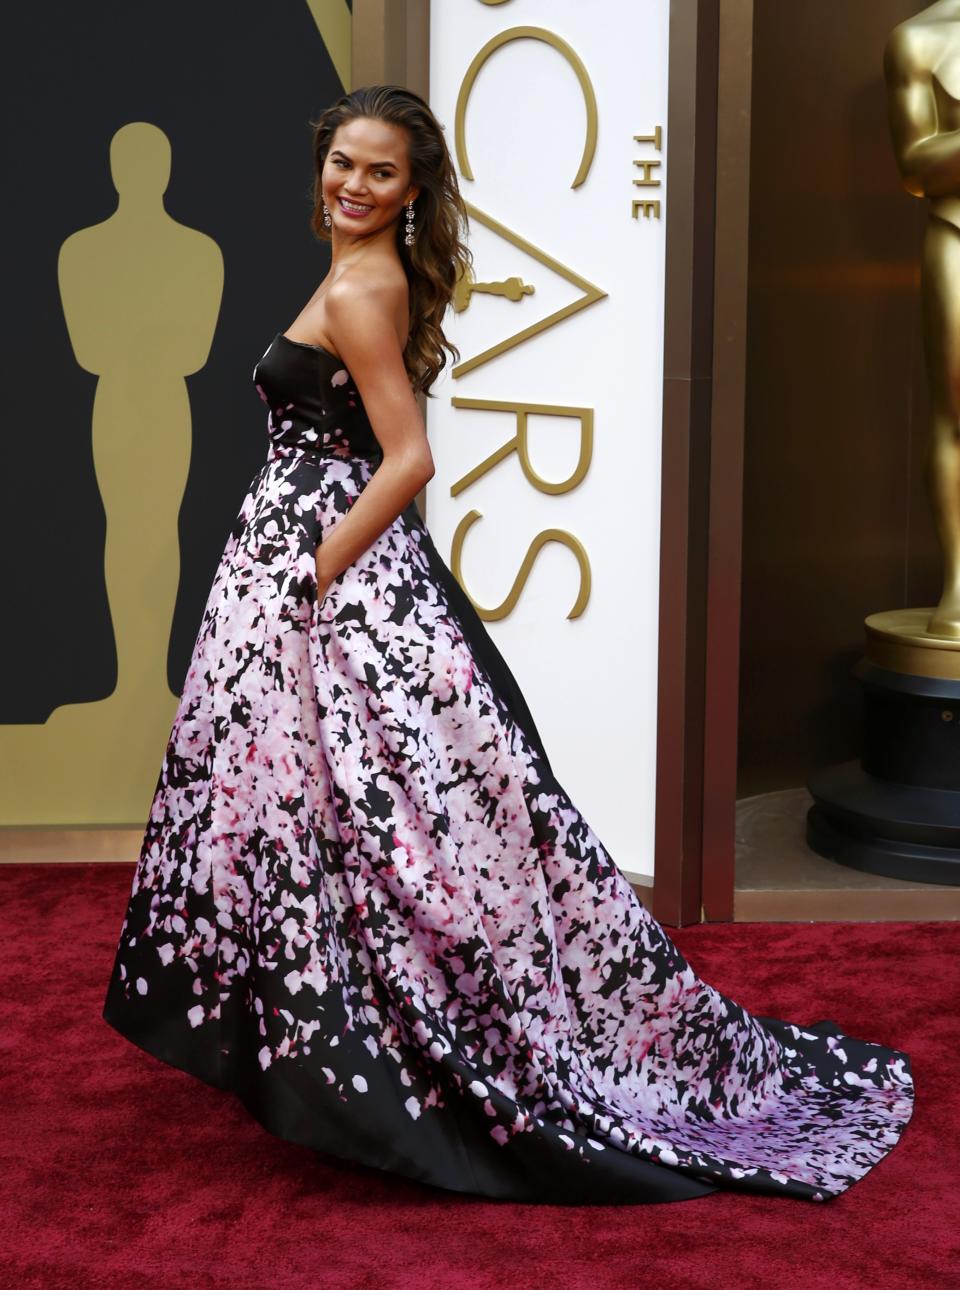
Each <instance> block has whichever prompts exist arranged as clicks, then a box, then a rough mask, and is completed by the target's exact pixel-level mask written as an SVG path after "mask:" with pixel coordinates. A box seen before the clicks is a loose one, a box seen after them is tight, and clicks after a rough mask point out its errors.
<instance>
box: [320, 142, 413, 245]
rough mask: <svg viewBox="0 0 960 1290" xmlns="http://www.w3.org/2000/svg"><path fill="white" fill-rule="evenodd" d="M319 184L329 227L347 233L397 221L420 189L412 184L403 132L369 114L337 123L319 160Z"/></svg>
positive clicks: (372, 229)
mask: <svg viewBox="0 0 960 1290" xmlns="http://www.w3.org/2000/svg"><path fill="white" fill-rule="evenodd" d="M322 188H323V200H324V201H325V202H326V204H327V207H328V208H329V211H330V218H331V220H332V221H333V227H334V228H336V229H338V230H339V231H340V232H343V233H346V234H349V235H350V236H351V237H359V236H366V235H368V234H370V233H375V232H377V231H378V230H379V229H382V228H384V227H386V226H387V225H389V224H390V223H391V222H392V221H393V220H396V219H398V218H399V216H400V212H401V211H402V210H403V208H404V206H405V205H406V203H407V202H408V201H413V200H414V199H415V198H416V196H417V194H418V192H419V191H420V190H419V188H418V187H417V186H416V185H414V184H411V183H410V161H409V158H408V156H407V132H406V130H405V129H403V127H402V126H397V125H392V124H391V123H390V122H388V121H380V120H375V119H373V118H372V117H357V118H355V119H354V120H353V121H346V122H344V124H343V125H341V126H338V127H337V129H336V130H335V131H334V135H333V138H332V139H331V140H330V147H329V150H328V151H327V156H326V160H325V161H324V163H323V175H322Z"/></svg>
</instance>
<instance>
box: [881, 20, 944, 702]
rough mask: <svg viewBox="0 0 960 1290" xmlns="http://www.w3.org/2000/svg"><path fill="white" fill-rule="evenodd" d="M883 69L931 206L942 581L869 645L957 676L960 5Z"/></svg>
mask: <svg viewBox="0 0 960 1290" xmlns="http://www.w3.org/2000/svg"><path fill="white" fill-rule="evenodd" d="M883 71H884V77H885V80H886V85H887V108H888V115H889V124H890V133H891V136H892V140H893V149H894V154H895V157H896V161H897V165H898V167H899V170H900V174H901V177H902V180H903V185H904V187H905V188H906V189H907V191H908V192H910V193H912V194H913V195H914V196H915V197H924V198H926V199H927V200H928V203H929V205H928V209H927V224H926V229H925V233H924V241H923V249H922V255H921V270H920V297H921V312H922V322H923V344H924V355H925V361H926V371H927V383H928V387H929V391H930V402H931V412H932V417H931V422H932V424H931V426H930V435H929V440H928V445H927V455H926V463H925V476H926V485H927V492H928V495H929V498H930V502H931V505H932V508H933V519H934V526H935V528H936V532H937V537H938V540H939V543H940V547H941V550H942V552H943V570H944V580H943V591H942V595H941V597H940V602H939V604H938V605H937V606H936V608H934V609H932V610H925V609H905V610H899V611H893V612H887V613H881V614H873V615H871V616H870V617H869V618H868V619H867V632H868V640H869V641H870V646H871V648H872V649H876V650H878V651H879V652H880V653H881V654H882V656H883V659H884V660H885V661H884V666H888V667H889V666H891V664H892V663H896V664H898V665H899V666H900V667H901V668H904V669H909V670H911V671H914V672H919V673H920V674H922V675H934V676H940V677H950V678H953V679H960V0H939V3H937V4H932V5H930V6H929V7H928V8H926V9H924V10H922V11H921V12H920V13H918V14H916V15H915V16H914V17H913V18H909V19H907V21H906V22H903V23H900V25H899V26H897V27H895V28H894V29H893V31H892V32H891V33H890V36H889V37H888V39H887V43H886V46H885V48H884V53H883ZM878 661H880V660H879V657H878Z"/></svg>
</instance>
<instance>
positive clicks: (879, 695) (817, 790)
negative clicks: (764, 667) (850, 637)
mask: <svg viewBox="0 0 960 1290" xmlns="http://www.w3.org/2000/svg"><path fill="white" fill-rule="evenodd" d="M854 675H855V676H857V677H858V678H859V680H860V682H861V684H862V685H863V752H862V755H861V757H860V761H859V762H856V761H850V762H844V763H843V764H841V765H839V766H830V767H828V768H827V769H825V770H821V771H818V772H816V774H814V775H812V776H811V778H810V779H809V780H808V782H807V787H808V788H809V790H810V792H811V794H812V795H813V798H814V805H813V806H812V807H811V808H810V811H809V812H808V814H807V843H808V845H809V846H810V847H811V848H812V849H813V850H814V851H816V852H817V853H818V854H819V855H822V856H826V857H827V858H828V859H830V860H835V861H837V862H838V863H839V864H844V865H849V866H851V867H852V868H854V869H863V870H865V871H866V872H867V873H879V874H885V875H886V876H888V877H892V878H907V879H910V880H911V881H913V882H934V883H940V884H943V885H945V886H946V885H949V886H960V681H957V680H952V679H947V678H944V677H936V676H933V677H931V676H917V675H911V674H908V673H905V672H899V671H893V670H890V669H888V668H885V667H879V666H877V665H876V664H874V663H872V662H870V661H869V660H868V659H862V660H861V661H860V662H859V663H858V664H857V666H856V667H855V668H854Z"/></svg>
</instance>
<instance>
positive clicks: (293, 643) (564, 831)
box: [103, 356, 914, 1205]
mask: <svg viewBox="0 0 960 1290" xmlns="http://www.w3.org/2000/svg"><path fill="white" fill-rule="evenodd" d="M331 357H332V356H331ZM375 467H376V458H375V457H371V456H362V455H351V454H350V453H349V452H342V453H341V455H326V456H324V455H322V454H320V453H311V452H310V451H308V450H305V449H303V448H297V447H286V446H284V445H283V444H278V443H276V442H274V443H272V444H271V448H270V452H269V454H268V457H267V460H266V462H265V464H264V466H263V467H262V469H261V470H260V471H259V472H258V474H257V475H256V477H255V478H254V480H253V482H252V484H251V487H250V490H249V492H248V493H247V495H246V497H245V498H244V501H243V504H242V506H241V509H240V513H239V515H238V517H237V521H236V523H235V525H234V527H233V529H232V531H231V533H230V535H229V538H228V540H227V543H226V548H225V550H224V552H223V556H222V559H221V562H220V564H219V567H218V569H217V573H216V576H215V579H214V582H213V586H212V588H211V591H210V595H209V599H208V602H207V605H206V609H205V612H204V615H203V619H202V624H201V627H200V632H199V636H198V638H197V641H196V646H195V649H194V653H193V657H192V661H191V663H190V667H189V670H188V674H187V677H186V680H185V683H184V687H183V692H182V696H181V699H180V703H179V708H178V711H177V714H176V718H175V721H174V724H173V729H172V731H171V733H170V737H169V740H168V742H167V745H166V749H165V753H164V756H163V762H162V767H161V770H160V775H159V780H158V783H157V787H156V794H155V797H154V799H153V805H152V808H151V811H150V816H149V821H148V824H147V827H146V831H145V835H144V838H143V846H142V851H141V854H140V858H139V862H138V864H137V867H136V872H135V875H134V879H133V887H132V891H131V894H130V898H129V904H128V906H127V909H126V914H125V917H124V919H123V923H122V927H121V931H120V939H119V945H118V949H117V953H116V960H115V963H114V967H113V972H112V976H111V979H110V981H109V986H108V990H107V995H106V1000H105V1004H104V1009H103V1016H104V1018H105V1019H106V1021H107V1022H109V1024H110V1025H111V1026H113V1027H115V1028H116V1030H118V1031H119V1032H120V1033H121V1034H123V1035H125V1036H126V1037H127V1038H128V1039H129V1040H131V1041H132V1042H133V1043H134V1044H137V1045H139V1046H140V1047H141V1048H143V1049H145V1050H146V1051H147V1052H149V1053H152V1054H153V1055H154V1056H156V1057H157V1058H160V1059H162V1060H163V1061H165V1062H169V1063H171V1064H172V1065H174V1066H176V1067H178V1068H180V1069H181V1070H183V1071H187V1072H189V1073H190V1074H191V1075H193V1076H196V1077H197V1078H199V1079H201V1080H204V1081H206V1082H207V1083H209V1084H212V1085H215V1086H217V1087H218V1088H222V1089H224V1090H230V1091H231V1092H233V1093H234V1094H236V1095H237V1096H238V1097H239V1098H241V1099H242V1101H243V1103H244V1104H245V1105H246V1107H247V1108H249V1111H250V1112H251V1114H252V1115H253V1116H255V1117H256V1118H257V1120H258V1121H259V1122H260V1123H261V1124H262V1125H263V1126H264V1127H265V1128H266V1129H267V1130H269V1131H270V1132H271V1133H273V1134H276V1135H278V1136H279V1137H281V1138H284V1139H288V1140H290V1141H292V1142H296V1143H301V1144H303V1145H305V1146H308V1147H311V1148H314V1149H316V1150H318V1151H321V1152H324V1153H329V1154H330V1155H333V1156H338V1157H342V1158H345V1159H349V1160H351V1161H354V1162H361V1163H363V1164H366V1165H369V1166H373V1167H375V1168H378V1169H382V1170H388V1171H392V1172H394V1173H397V1174H402V1175H405V1176H407V1177H409V1178H414V1179H418V1180H420V1181H422V1182H425V1183H428V1184H433V1185H434V1186H438V1187H442V1188H447V1189H450V1190H452V1191H459V1192H468V1193H475V1194H479V1195H483V1196H489V1197H498V1198H502V1199H508V1200H515V1201H539V1202H549V1203H555V1204H578V1205H579V1204H609V1203H623V1204H630V1203H646V1202H663V1201H670V1200H685V1199H690V1198H694V1197H699V1196H704V1195H707V1194H710V1193H711V1192H714V1191H716V1190H717V1189H719V1188H726V1189H738V1190H742V1191H752V1192H762V1193H766V1194H769V1195H779V1196H791V1197H798V1198H803V1199H807V1200H814V1201H825V1200H829V1199H831V1198H833V1197H836V1196H837V1195H839V1194H840V1193H842V1192H843V1191H845V1190H846V1189H847V1188H849V1187H850V1186H851V1185H852V1184H853V1183H856V1182H857V1181H858V1180H859V1179H861V1178H863V1176H864V1175H865V1174H866V1173H867V1172H868V1171H869V1170H870V1169H871V1168H872V1167H873V1166H874V1165H876V1164H877V1163H878V1162H879V1161H881V1160H882V1159H883V1158H884V1156H886V1155H887V1153H888V1152H890V1150H891V1149H892V1148H893V1147H894V1145H895V1144H896V1143H897V1141H898V1139H899V1138H900V1136H901V1134H902V1133H903V1131H904V1129H905V1127H906V1125H907V1122H908V1120H909V1118H910V1115H911V1112H912V1109H913V1096H914V1090H913V1081H912V1078H911V1072H910V1061H909V1058H908V1056H907V1055H906V1054H905V1053H903V1052H899V1051H896V1050H893V1049H890V1048H886V1047H883V1046H882V1045H880V1044H876V1043H871V1042H870V1041H869V1040H868V1039H863V1038H854V1037H853V1036H850V1035H846V1034H843V1033H841V1032H840V1030H839V1028H838V1027H837V1026H836V1025H835V1024H834V1023H832V1022H829V1021H823V1022H819V1023H817V1024H815V1025H803V1024H792V1023H791V1022H789V1021H781V1020H777V1019H775V1018H767V1017H758V1016H753V1015H750V1014H749V1013H748V1012H746V1011H745V1010H744V1009H743V1008H741V1007H739V1006H738V1005H737V1004H736V1003H735V1002H734V1001H733V1000H732V999H729V998H727V997H725V996H724V995H722V994H720V993H719V992H718V991H717V990H715V989H714V988H713V987H712V986H710V985H708V984H707V983H706V982H705V981H703V980H701V979H700V978H699V977H698V975H697V973H696V972H695V970H694V969H693V968H692V967H691V965H690V964H689V963H688V962H687V961H686V960H685V959H684V957H683V955H682V954H681V953H680V952H679V950H678V949H677V947H676V945H675V944H674V943H673V941H672V940H671V939H670V937H669V936H668V935H667V933H666V932H665V931H664V929H663V928H662V927H661V926H660V924H659V923H657V922H656V920H655V919H654V918H653V917H652V915H651V914H650V913H649V912H648V911H647V909H646V908H645V906H644V905H643V903H642V902H641V900H640V899H639V898H638V896H637V895H636V893H635V891H634V889H633V888H632V887H631V885H630V883H629V882H628V881H627V880H626V878H625V877H624V876H623V875H622V873H621V871H620V870H619V868H618V867H617V865H616V864H615V863H614V860H613V859H612V858H611V856H610V855H609V854H608V853H607V851H606V850H605V849H604V847H603V845H602V843H601V842H600V839H599V838H598V837H597V835H596V834H595V833H594V832H593V830H592V829H591V827H590V825H589V824H588V822H587V821H586V820H585V819H584V818H583V817H582V816H581V815H580V814H579V813H578V811H577V809H576V807H575V806H574V804H573V803H572V802H571V800H570V799H569V797H568V796H567V795H566V793H565V792H564V790H563V788H562V787H561V786H560V784H559V783H558V782H557V780H556V778H555V777H554V775H553V773H552V771H551V768H550V764H549V761H548V758H547V754H546V751H545V750H544V747H543V745H542V742H541V739H540V737H539V735H538V732H537V729H536V726H535V724H534V721H533V719H532V717H531V715H530V712H529V711H528V708H527V705H526V704H525V702H524V699H523V695H522V694H521V692H520V690H519V688H518V685H517V683H516V681H515V679H514V677H513V676H512V674H511V672H510V670H509V668H508V666H507V664H506V662H505V661H504V659H503V657H502V656H501V655H500V653H499V652H498V650H497V648H496V647H495V645H494V644H493V641H492V639H491V638H490V636H489V635H488V633H487V631H486V629H485V627H484V625H483V622H482V620H481V619H480V618H479V617H478V615H477V614H476V612H475V610H474V609H473V606H472V604H471V602H470V601H469V599H468V598H467V597H466V595H465V594H464V592H463V591H462V589H461V588H460V586H459V585H458V583H457V582H456V580H455V579H454V577H453V575H452V574H451V573H450V571H449V569H448V568H447V566H446V565H445V563H444V562H443V560H442V559H441V557H440V556H439V554H438V552H437V550H436V548H435V547H434V544H433V542H432V540H431V538H430V535H429V533H428V532H427V530H426V528H425V526H424V524H423V522H422V521H421V519H420V517H419V513H418V512H417V510H416V508H415V506H414V505H413V504H411V505H410V506H409V507H408V508H407V509H406V510H405V511H404V512H403V513H402V514H401V515H400V516H399V517H398V518H397V519H396V520H395V521H394V523H393V524H391V525H390V526H389V527H388V528H387V529H386V530H385V532H384V533H383V534H382V535H381V536H380V537H379V538H378V539H377V540H376V541H375V542H374V543H373V545H372V546H371V547H370V548H369V549H368V550H367V551H366V552H365V553H364V554H363V555H362V556H361V557H360V558H359V559H358V560H357V561H356V562H355V563H354V564H353V565H351V566H350V567H349V568H348V569H347V570H345V571H344V572H343V573H342V574H341V575H340V577H339V578H338V579H336V580H335V581H334V583H333V584H332V585H331V587H330V589H329V591H328V592H327V594H326V596H325V597H324V599H323V601H322V603H321V604H320V605H319V606H318V605H317V603H316V577H315V567H314V551H315V547H316V544H317V542H319V541H322V538H323V534H324V532H325V531H327V530H328V529H329V527H330V526H332V525H333V524H335V523H336V522H337V520H338V519H339V518H340V517H341V516H342V515H343V514H345V513H346V511H347V509H348V507H349V506H350V505H351V504H352V502H353V501H354V499H355V498H356V497H357V496H358V495H359V493H360V492H361V490H362V489H363V487H364V486H365V484H366V483H367V482H368V481H369V479H370V477H371V475H372V473H373V470H374V469H375Z"/></svg>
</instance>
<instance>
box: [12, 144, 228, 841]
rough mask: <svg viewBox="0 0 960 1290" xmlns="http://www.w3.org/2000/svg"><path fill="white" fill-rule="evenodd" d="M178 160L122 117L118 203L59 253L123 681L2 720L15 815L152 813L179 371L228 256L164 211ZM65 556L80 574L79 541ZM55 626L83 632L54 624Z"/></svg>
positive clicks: (21, 818) (195, 363)
mask: <svg viewBox="0 0 960 1290" xmlns="http://www.w3.org/2000/svg"><path fill="white" fill-rule="evenodd" d="M170 167H171V148H170V143H169V140H168V139H167V137H166V135H165V134H164V133H163V131H162V130H160V129H158V128H157V127H156V126H154V125H151V124H149V123H147V122H143V121H135V122H130V123H128V124H127V125H124V126H123V127H122V128H121V129H119V130H118V131H117V132H116V134H115V135H114V136H113V138H112V140H111V143H110V168H111V173H112V177H113V182H114V186H115V187H116V190H117V193H118V194H119V201H118V204H117V207H116V210H115V211H114V213H113V214H112V215H111V216H110V217H109V218H108V219H106V220H104V221H103V222H102V223H100V224H96V225H94V226H92V227H90V228H84V229H81V230H79V231H78V232H76V233H74V234H72V235H71V236H70V237H68V238H67V240H66V241H65V242H64V244H63V246H62V247H61V250H60V260H59V286H60V294H61V299H62V302H63V310H64V316H65V319H66V325H67V331H68V333H69V337H70V342H71V344H72V346H73V351H74V354H75V355H76V359H77V362H78V363H79V364H80V366H81V367H82V368H84V369H85V370H86V371H88V372H93V373H95V374H96V375H97V376H98V377H99V380H98V382H97V387H96V394H95V398H94V406H93V419H92V447H93V459H94V466H95V469H96V477H97V484H98V487H99V490H100V495H101V498H102V501H103V506H104V510H105V512H106V542H105V551H104V561H105V564H104V573H105V581H106V588H107V596H108V600H109V607H110V617H111V621H112V624H113V633H114V639H115V643H116V653H117V683H116V687H115V689H114V690H113V693H112V694H110V695H109V696H108V697H107V698H105V699H102V700H98V701H96V702H92V703H76V704H68V705H64V706H62V707H59V708H57V709H55V710H54V711H53V712H52V713H51V714H50V717H49V718H48V720H47V721H46V722H45V723H44V724H42V725H26V724H23V725H7V726H0V743H2V756H3V763H4V766H5V767H6V768H7V770H6V773H5V775H4V776H3V778H2V783H3V790H2V791H3V806H2V817H0V818H2V822H3V823H4V824H133V823H140V822H142V821H143V820H144V819H145V818H146V814H147V811H148V810H149V806H150V801H151V797H152V793H153V791H154V789H155V786H156V776H157V766H158V764H159V761H160V754H161V752H162V747H163V741H164V739H165V737H166V735H167V734H168V733H169V730H170V725H171V722H172V720H173V716H174V714H175V711H176V705H177V696H176V695H174V694H172V693H171V691H170V687H169V685H168V683H167V652H168V648H169V640H170V626H171V621H172V618H173V611H174V604H175V599H176V594H177V586H178V582H179V571H180V561H179V543H178V516H179V511H180V504H181V501H182V498H183V492H184V487H185V485H186V481H187V472H188V468H189V465H190V446H191V419H190V405H189V399H188V394H187V388H186V383H185V379H184V378H185V377H186V376H189V375H190V374H191V373H193V372H197V371H199V370H200V368H202V367H203V366H204V364H205V363H206V361H207V358H208V356H209V353H210V346H211V343H212V340H213V334H214V330H215V327H216V322H217V317H218V314H219V311H220V301H221V297H222V294H223V277H224V269H223V256H222V254H221V252H220V248H219V247H218V246H217V244H216V243H215V242H214V241H213V240H212V239H211V238H210V237H208V236H207V235H206V234H204V233H201V232H198V231H197V230H196V229H192V228H188V227H186V226H185V225H183V224H180V223H178V222H177V221H176V220H175V219H173V218H172V216H170V215H169V214H168V213H167V211H166V210H165V208H164V199H163V195H164V192H165V191H166V188H167V184H168V182H169V178H170ZM67 527H68V528H69V525H68V526H67ZM62 555H63V561H64V568H63V571H62V572H63V575H64V576H69V572H70V570H69V564H70V560H71V558H72V553H71V550H70V546H69V543H65V545H64V548H63V553H62ZM56 630H58V631H62V630H72V629H71V628H69V626H68V625H67V626H65V625H64V624H62V623H60V622H59V621H58V622H57V623H56ZM64 644H65V647H66V648H69V641H65V642H64Z"/></svg>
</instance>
